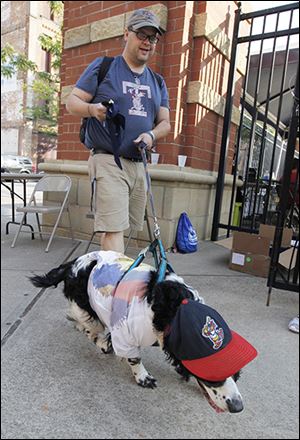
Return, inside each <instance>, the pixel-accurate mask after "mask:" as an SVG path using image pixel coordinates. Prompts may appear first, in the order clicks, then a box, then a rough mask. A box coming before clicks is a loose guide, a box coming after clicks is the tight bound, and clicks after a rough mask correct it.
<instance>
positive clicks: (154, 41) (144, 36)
mask: <svg viewBox="0 0 300 440" xmlns="http://www.w3.org/2000/svg"><path fill="white" fill-rule="evenodd" d="M130 32H133V33H135V35H136V36H137V38H138V39H139V40H141V41H146V40H149V43H150V44H157V43H158V42H159V39H158V38H157V37H156V36H155V35H147V34H145V33H144V32H142V31H133V30H132V29H130Z"/></svg>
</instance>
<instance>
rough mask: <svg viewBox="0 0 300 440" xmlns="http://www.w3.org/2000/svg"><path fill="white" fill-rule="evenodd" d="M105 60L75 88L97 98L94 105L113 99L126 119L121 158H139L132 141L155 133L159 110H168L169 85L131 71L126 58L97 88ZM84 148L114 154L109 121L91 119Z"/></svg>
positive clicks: (147, 71)
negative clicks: (144, 134)
mask: <svg viewBox="0 0 300 440" xmlns="http://www.w3.org/2000/svg"><path fill="white" fill-rule="evenodd" d="M102 60H103V57H99V58H97V59H95V60H94V61H93V62H92V63H91V64H90V65H89V66H88V67H87V68H86V70H85V71H84V72H83V74H82V75H81V77H80V78H79V80H78V81H77V83H76V87H78V88H79V89H81V90H83V91H85V92H87V93H90V94H91V95H93V96H94V99H93V100H92V101H91V102H92V103H98V102H102V101H108V100H109V99H113V100H114V102H115V103H117V106H118V109H119V112H120V113H121V114H122V115H123V116H124V117H125V130H124V133H122V143H121V146H120V150H119V154H120V156H124V157H130V158H138V157H140V155H139V151H138V149H137V146H136V144H134V143H133V140H134V139H136V138H137V137H138V136H139V135H140V134H141V133H144V132H147V131H149V130H152V129H153V127H154V121H155V119H156V116H157V114H158V111H159V108H160V107H167V108H169V97H168V91H167V87H166V84H165V82H164V80H163V78H162V87H160V85H159V83H158V81H157V79H156V78H155V75H154V73H153V72H152V70H151V69H150V68H148V67H146V68H145V69H144V72H143V73H142V74H137V73H134V72H132V71H131V70H130V68H129V66H128V65H127V63H126V61H125V60H124V58H123V56H121V55H120V56H117V57H116V58H115V59H114V60H113V62H112V63H111V65H110V67H109V71H108V72H107V74H106V76H105V78H104V79H103V81H102V82H101V83H100V85H99V87H97V84H98V72H99V69H100V65H101V61H102ZM85 145H86V146H87V147H88V148H95V149H96V150H103V151H106V152H109V153H112V152H113V148H112V143H111V139H110V135H109V131H108V127H107V123H106V121H104V122H100V121H98V119H96V118H89V119H88V123H87V130H86V137H85Z"/></svg>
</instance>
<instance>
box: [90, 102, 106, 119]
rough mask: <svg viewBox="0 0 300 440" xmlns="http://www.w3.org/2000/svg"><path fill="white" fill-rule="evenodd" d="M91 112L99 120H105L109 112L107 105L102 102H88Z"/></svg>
mask: <svg viewBox="0 0 300 440" xmlns="http://www.w3.org/2000/svg"><path fill="white" fill-rule="evenodd" d="M88 109H89V114H90V115H91V116H92V117H93V118H96V119H98V121H101V122H103V121H105V119H106V114H107V107H105V105H102V104H101V103H100V102H99V103H98V104H88Z"/></svg>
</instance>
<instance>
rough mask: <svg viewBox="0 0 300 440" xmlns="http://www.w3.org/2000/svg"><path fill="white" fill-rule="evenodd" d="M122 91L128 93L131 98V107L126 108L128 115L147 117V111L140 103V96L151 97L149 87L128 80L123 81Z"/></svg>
mask: <svg viewBox="0 0 300 440" xmlns="http://www.w3.org/2000/svg"><path fill="white" fill-rule="evenodd" d="M122 85H123V93H124V94H125V95H130V97H131V99H132V107H131V108H130V109H129V110H128V114H129V115H134V116H144V117H145V118H146V117H147V112H146V111H145V107H144V106H143V103H142V98H144V97H146V99H151V89H150V87H149V86H144V85H142V84H136V83H133V82H129V81H123V82H122Z"/></svg>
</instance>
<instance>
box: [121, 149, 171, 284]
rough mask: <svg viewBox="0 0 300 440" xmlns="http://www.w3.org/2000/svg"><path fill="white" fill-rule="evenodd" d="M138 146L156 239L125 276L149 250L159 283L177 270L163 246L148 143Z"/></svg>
mask: <svg viewBox="0 0 300 440" xmlns="http://www.w3.org/2000/svg"><path fill="white" fill-rule="evenodd" d="M138 147H139V149H140V152H141V156H142V160H143V164H144V169H145V174H146V182H147V191H148V195H149V200H150V205H151V210H152V214H153V221H154V231H153V234H154V237H155V239H154V240H153V242H152V243H150V245H149V246H147V247H145V248H144V249H142V250H141V252H140V253H139V254H138V257H137V259H136V260H135V261H134V262H133V263H132V265H131V266H130V267H129V269H128V270H127V271H126V272H125V274H124V275H123V276H125V275H126V274H127V273H128V272H129V271H130V270H132V269H134V268H135V267H137V266H139V265H140V264H141V262H142V261H143V260H144V258H145V257H146V254H147V253H148V252H151V253H152V255H153V259H154V261H155V267H156V270H157V271H158V277H157V283H159V282H161V281H163V280H164V279H165V277H166V272H167V270H168V271H169V272H175V271H174V269H173V268H172V266H171V264H170V263H169V262H168V260H167V256H166V252H165V249H164V247H163V244H162V241H161V238H160V228H159V225H158V220H157V216H156V212H155V207H154V198H153V193H152V187H151V178H150V174H149V171H148V166H147V155H146V147H147V144H146V143H145V142H143V141H142V142H140V143H139V145H138ZM157 249H158V252H157ZM158 253H159V255H158ZM122 278H123V277H122Z"/></svg>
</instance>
